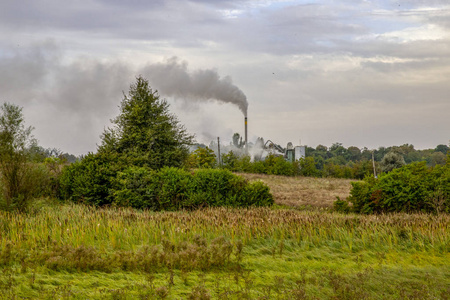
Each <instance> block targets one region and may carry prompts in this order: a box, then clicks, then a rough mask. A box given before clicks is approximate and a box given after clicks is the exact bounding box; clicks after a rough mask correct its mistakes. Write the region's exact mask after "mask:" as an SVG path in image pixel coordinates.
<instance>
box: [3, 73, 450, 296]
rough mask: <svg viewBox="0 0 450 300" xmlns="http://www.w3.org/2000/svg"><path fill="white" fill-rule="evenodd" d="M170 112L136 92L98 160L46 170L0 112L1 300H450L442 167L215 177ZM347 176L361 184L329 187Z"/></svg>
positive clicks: (272, 160) (6, 108)
mask: <svg viewBox="0 0 450 300" xmlns="http://www.w3.org/2000/svg"><path fill="white" fill-rule="evenodd" d="M167 109H168V105H167V103H166V102H165V101H164V100H161V99H159V96H158V95H157V94H156V92H153V91H152V89H151V88H150V87H149V86H148V82H147V81H146V80H145V79H143V78H141V77H138V78H137V80H136V83H135V84H133V85H132V86H131V87H130V92H129V94H128V95H124V99H123V101H122V103H121V114H120V115H119V116H118V117H117V118H116V119H114V121H113V124H114V127H113V128H108V129H107V130H105V132H104V134H103V135H102V143H101V145H100V146H99V148H98V151H97V152H96V153H89V154H87V155H86V156H84V157H83V158H82V159H81V160H80V161H78V162H75V163H72V164H68V163H67V161H65V159H64V157H62V156H60V157H56V156H54V155H50V156H47V157H44V158H43V159H41V160H39V159H38V157H39V155H38V154H39V153H42V151H36V149H38V147H37V145H36V143H35V140H34V139H33V138H32V136H31V130H32V128H31V127H25V126H24V124H23V116H22V114H21V109H20V108H18V107H16V106H14V105H11V104H5V105H3V106H2V109H1V115H0V141H1V142H2V143H1V144H0V191H1V193H0V298H1V299H392V298H394V299H448V297H449V295H450V272H449V270H450V230H449V229H450V228H449V227H450V215H449V202H448V201H449V192H450V191H449V189H448V188H449V186H450V182H449V180H450V177H449V175H450V173H449V170H450V164H449V159H448V155H447V164H436V166H427V165H426V163H413V164H409V165H406V166H400V165H399V166H398V168H393V169H390V170H389V172H387V171H386V173H384V174H382V175H380V177H379V178H378V179H375V178H374V177H373V176H366V175H367V172H368V171H369V168H366V167H368V166H369V165H368V163H367V161H366V162H363V163H362V164H361V166H362V167H361V168H360V169H358V168H359V167H358V168H356V167H355V168H353V167H354V166H355V165H353V167H352V168H353V169H349V168H347V166H344V167H341V166H339V167H336V168H334V167H333V168H331V167H329V166H331V164H330V165H327V164H325V165H324V166H323V169H322V170H328V171H326V172H328V173H323V172H324V171H321V172H322V173H320V174H319V173H317V172H316V171H317V170H318V168H317V166H316V162H315V161H314V159H313V158H311V157H310V158H308V157H307V158H305V159H304V160H300V161H297V162H295V163H289V162H286V161H285V160H284V158H283V157H276V156H269V157H268V158H267V159H266V160H265V161H255V162H251V161H250V158H249V157H247V156H246V157H240V158H236V157H234V156H233V155H234V154H233V153H228V154H227V155H228V156H224V165H223V166H220V165H217V164H215V162H214V160H212V159H211V156H212V153H211V151H208V150H199V151H197V152H196V153H194V154H193V155H189V153H188V148H187V146H188V145H189V143H191V142H192V136H190V135H188V134H187V133H186V132H185V129H184V128H183V126H181V125H179V123H178V121H177V120H176V118H175V117H174V116H173V115H171V114H169V113H168V110H167ZM316 150H317V149H316ZM332 150H333V151H334V152H333V153H335V154H336V155H335V156H333V157H338V156H339V155H344V154H345V153H347V155H348V154H349V153H352V155H357V154H358V153H357V151H356V150H355V149H352V151H350V152H349V151H347V152H345V151H344V150H343V149H342V147H339V145H337V146H336V147H333V149H332ZM441 150H445V149H441ZM318 151H319V152H320V151H323V149H322V148H320V149H319V150H318ZM338 154H339V155H338ZM333 155H334V154H333ZM333 157H331V159H332V158H333ZM336 159H337V158H336ZM336 159H335V160H336ZM386 161H388V160H386ZM390 161H391V160H390ZM391 162H392V161H391ZM395 162H396V161H394V163H395ZM333 165H335V164H334V163H333ZM401 165H403V163H401ZM364 166H365V167H364ZM217 167H220V168H217ZM247 167H248V168H250V169H246V168H247ZM345 168H347V169H345ZM227 169H228V170H227ZM249 170H255V172H256V173H266V174H268V175H262V174H248V173H246V172H248V171H249ZM333 170H334V171H333ZM346 170H347V171H349V172H351V170H360V171H361V172H360V173H358V174H359V175H361V174H362V177H364V176H366V177H365V178H364V180H362V181H358V182H351V181H350V180H348V179H336V178H329V177H330V176H334V177H351V176H347V175H345V174H346V173H345V172H347V171H346ZM386 170H387V169H386ZM231 171H241V172H244V173H245V174H244V173H241V174H233V173H231ZM337 171H339V172H341V171H342V172H341V173H336V172H337ZM372 171H373V170H372ZM333 172H334V173H333ZM323 174H328V175H326V176H323ZM337 174H341V175H342V174H344V175H345V176H341V175H339V176H338V175H337ZM349 174H356V173H349ZM280 175H289V176H280ZM292 175H299V176H292ZM359 175H358V176H359ZM306 176H308V177H306ZM321 176H323V177H326V178H317V177H321ZM352 176H353V175H352ZM356 177H357V176H356Z"/></svg>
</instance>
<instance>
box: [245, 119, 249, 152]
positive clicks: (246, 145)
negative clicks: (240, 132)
mask: <svg viewBox="0 0 450 300" xmlns="http://www.w3.org/2000/svg"><path fill="white" fill-rule="evenodd" d="M245 152H246V153H248V144H247V117H245Z"/></svg>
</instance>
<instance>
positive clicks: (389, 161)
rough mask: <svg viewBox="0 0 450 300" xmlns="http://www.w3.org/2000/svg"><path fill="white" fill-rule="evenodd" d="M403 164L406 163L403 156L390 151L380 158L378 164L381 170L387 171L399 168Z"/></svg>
mask: <svg viewBox="0 0 450 300" xmlns="http://www.w3.org/2000/svg"><path fill="white" fill-rule="evenodd" d="M405 164H406V163H405V159H404V158H403V156H402V155H400V154H399V153H396V152H393V151H391V152H389V153H387V154H386V155H385V156H384V157H383V159H382V160H381V163H380V166H381V171H383V172H386V173H387V172H390V171H392V170H394V169H397V168H401V167H402V166H404V165H405Z"/></svg>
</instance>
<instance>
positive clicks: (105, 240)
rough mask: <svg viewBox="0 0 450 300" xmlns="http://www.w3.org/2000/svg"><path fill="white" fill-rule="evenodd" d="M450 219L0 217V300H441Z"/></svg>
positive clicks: (83, 212) (208, 212) (205, 213)
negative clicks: (23, 299)
mask: <svg viewBox="0 0 450 300" xmlns="http://www.w3.org/2000/svg"><path fill="white" fill-rule="evenodd" d="M449 225H450V215H447V214H443V215H429V214H392V215H370V216H365V215H353V214H349V215H344V214H339V213H330V212H323V211H299V210H295V209H279V208H247V209H229V208H207V209H202V210H196V211H179V212H150V211H138V210H134V209H126V208H102V209H98V208H94V207H89V206H84V205H76V204H64V205H54V204H53V205H50V206H44V207H43V208H41V209H40V210H38V211H35V212H34V213H29V214H19V213H6V212H0V270H1V272H0V292H1V293H0V299H14V298H27V299H40V298H45V299H47V298H48V299H86V298H89V299H105V298H112V299H391V298H399V299H445V297H446V295H448V293H450V289H449V288H448V286H449V280H450V279H449V278H450V273H449V272H448V267H449V264H448V261H449V258H450V255H449V253H450V251H449V250H450V230H449Z"/></svg>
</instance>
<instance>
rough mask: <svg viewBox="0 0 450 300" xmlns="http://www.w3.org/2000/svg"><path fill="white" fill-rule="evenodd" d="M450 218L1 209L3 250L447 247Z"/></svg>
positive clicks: (237, 211)
mask: <svg viewBox="0 0 450 300" xmlns="http://www.w3.org/2000/svg"><path fill="white" fill-rule="evenodd" d="M449 225H450V216H449V215H447V214H443V215H438V216H435V215H428V214H392V215H370V216H366V215H343V214H338V213H322V212H313V211H297V210H291V209H270V208H248V209H227V208H215V209H202V210H197V211H180V212H159V213H155V212H150V211H136V210H133V209H126V208H106V209H96V208H93V207H88V206H83V205H73V204H72V205H61V206H58V208H57V209H54V208H47V209H44V210H42V211H40V212H38V213H36V214H34V215H25V214H11V213H5V212H0V229H1V230H0V247H1V249H2V250H3V249H5V247H6V245H10V247H12V248H14V249H28V250H33V249H45V248H46V247H49V246H50V245H54V244H64V245H71V246H73V247H78V246H82V245H83V246H91V247H95V248H97V249H102V250H105V251H114V250H117V249H122V250H135V249H136V248H139V247H142V246H144V245H156V244H160V243H161V241H162V240H165V239H166V240H169V241H171V242H172V243H175V244H177V243H180V242H183V241H184V242H186V241H192V240H193V238H194V237H195V236H201V237H202V238H205V239H206V240H208V241H211V240H213V239H215V238H217V237H219V236H222V237H225V238H226V239H229V240H231V241H232V242H233V243H235V242H236V241H238V240H239V241H241V242H242V243H243V244H244V245H249V244H252V243H255V242H258V241H261V240H273V241H279V240H291V241H292V242H296V243H297V245H298V246H299V247H319V246H323V245H327V244H328V243H329V242H330V241H335V242H338V243H340V245H342V246H341V247H342V248H343V249H344V250H345V249H347V250H355V249H357V248H361V247H363V248H380V249H385V250H389V249H395V248H397V247H402V248H406V249H408V248H411V249H415V250H424V251H428V250H434V251H438V252H446V251H449V247H450V230H449Z"/></svg>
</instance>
